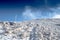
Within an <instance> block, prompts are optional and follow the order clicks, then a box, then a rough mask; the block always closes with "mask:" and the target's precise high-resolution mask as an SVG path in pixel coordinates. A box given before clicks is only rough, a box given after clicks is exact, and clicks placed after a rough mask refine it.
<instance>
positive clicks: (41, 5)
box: [0, 0, 60, 21]
mask: <svg viewBox="0 0 60 40" xmlns="http://www.w3.org/2000/svg"><path fill="white" fill-rule="evenodd" d="M41 18H60V0H0V21H25V20H32V19H41Z"/></svg>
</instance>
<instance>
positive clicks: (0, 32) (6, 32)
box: [0, 19, 60, 40]
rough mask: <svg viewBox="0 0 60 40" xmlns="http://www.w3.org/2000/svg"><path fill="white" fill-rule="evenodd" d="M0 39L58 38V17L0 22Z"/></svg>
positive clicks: (37, 39) (59, 25) (59, 22)
mask: <svg viewBox="0 0 60 40" xmlns="http://www.w3.org/2000/svg"><path fill="white" fill-rule="evenodd" d="M0 40H60V19H36V20H31V21H24V22H0Z"/></svg>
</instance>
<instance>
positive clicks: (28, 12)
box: [23, 7, 36, 19]
mask: <svg viewBox="0 0 60 40" xmlns="http://www.w3.org/2000/svg"><path fill="white" fill-rule="evenodd" d="M23 17H24V19H36V16H35V15H34V13H33V11H32V9H31V8H28V7H26V9H25V11H24V12H23Z"/></svg>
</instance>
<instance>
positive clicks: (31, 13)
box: [22, 6, 60, 19]
mask: <svg viewBox="0 0 60 40" xmlns="http://www.w3.org/2000/svg"><path fill="white" fill-rule="evenodd" d="M22 15H23V17H24V19H41V18H60V7H56V8H48V10H46V9H43V10H41V9H33V8H31V7H29V6H27V7H26V8H25V10H24V11H23V13H22Z"/></svg>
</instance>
